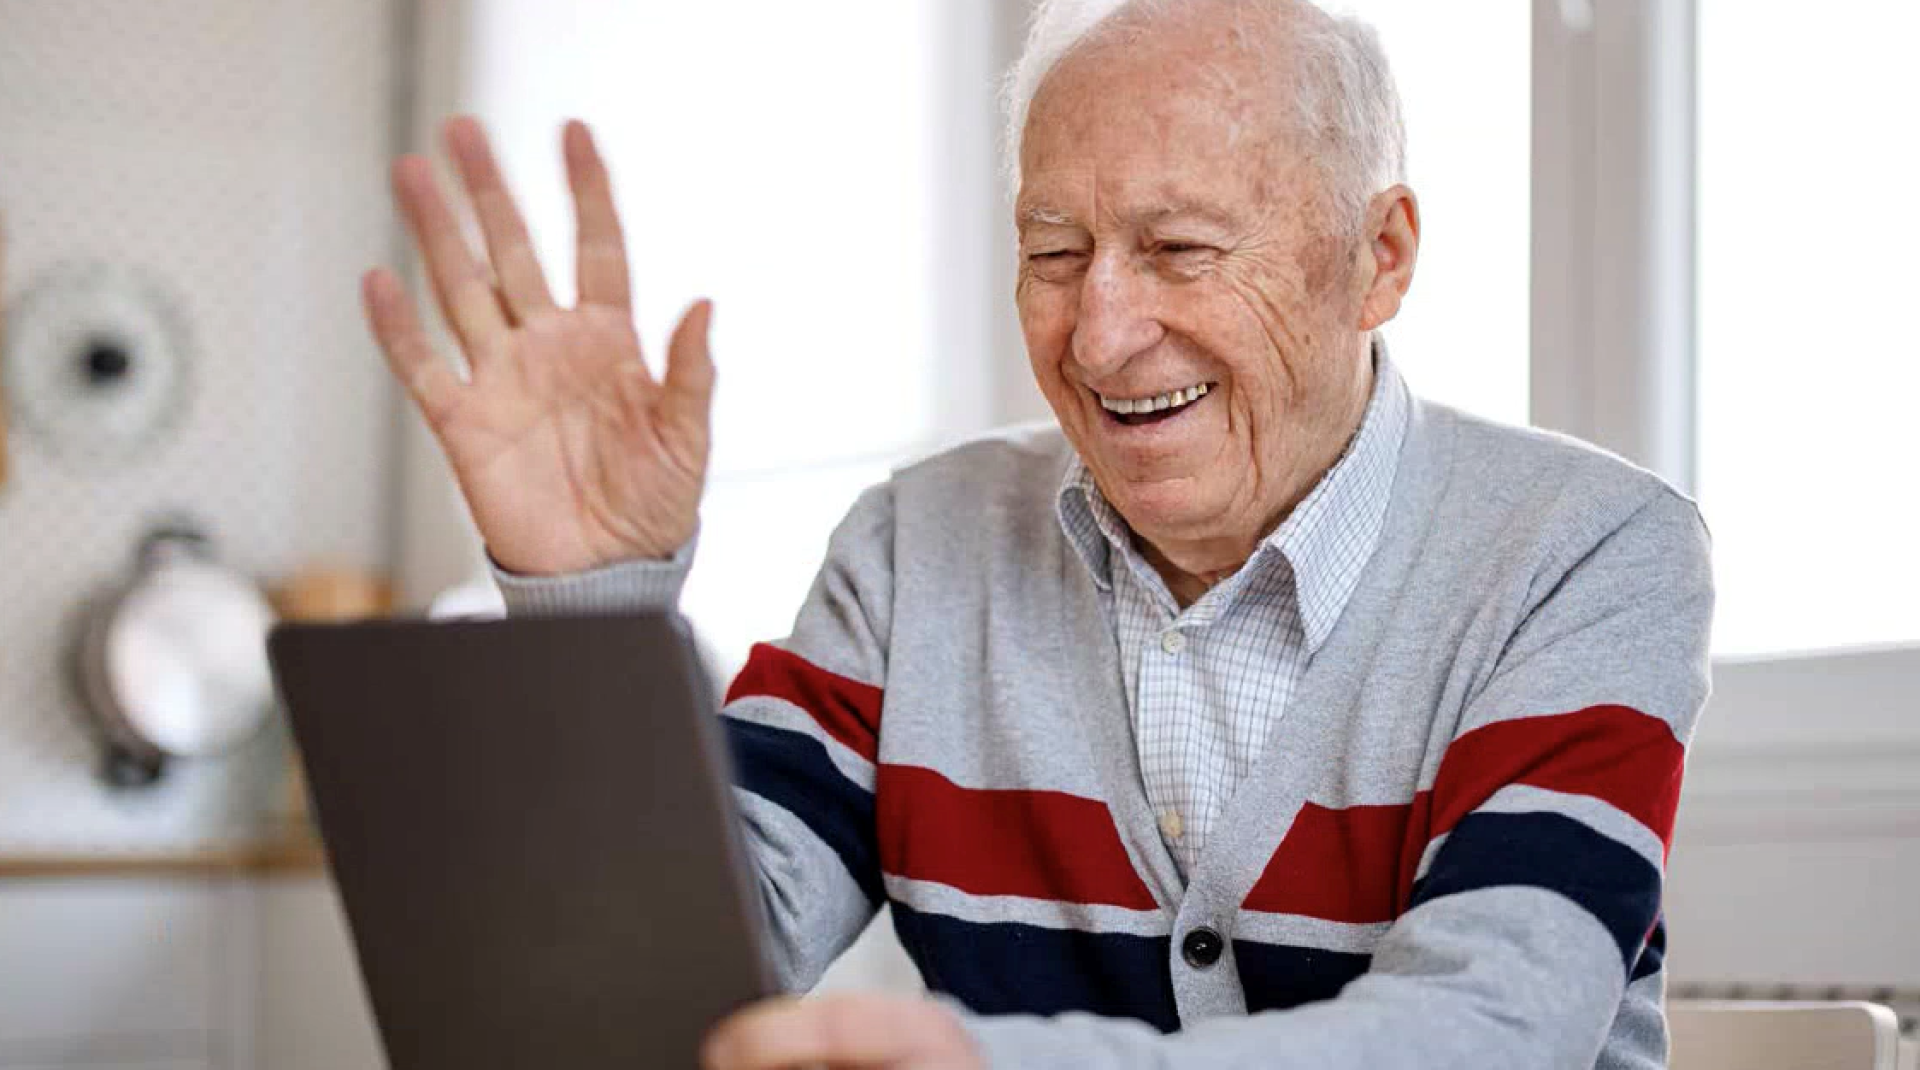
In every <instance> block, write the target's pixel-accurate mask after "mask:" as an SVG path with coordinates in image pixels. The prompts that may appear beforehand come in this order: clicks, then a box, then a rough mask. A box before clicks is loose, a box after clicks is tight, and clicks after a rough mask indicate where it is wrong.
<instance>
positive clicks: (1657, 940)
mask: <svg viewBox="0 0 1920 1070" xmlns="http://www.w3.org/2000/svg"><path fill="white" fill-rule="evenodd" d="M1666 961H1667V923H1666V919H1664V918H1663V919H1661V920H1660V921H1656V922H1654V923H1653V932H1652V933H1649V934H1648V936H1647V947H1646V950H1644V951H1642V952H1640V958H1639V960H1638V961H1636V962H1635V963H1634V964H1633V976H1632V977H1631V978H1630V980H1632V981H1638V980H1640V979H1641V978H1642V977H1651V976H1653V975H1654V974H1656V973H1659V972H1660V968H1661V967H1662V966H1664V965H1666Z"/></svg>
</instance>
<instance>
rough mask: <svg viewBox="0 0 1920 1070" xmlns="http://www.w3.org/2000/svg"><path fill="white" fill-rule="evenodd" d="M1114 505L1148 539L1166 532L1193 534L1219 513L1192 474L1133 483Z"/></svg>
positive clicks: (1126, 486) (1123, 488) (1203, 528)
mask: <svg viewBox="0 0 1920 1070" xmlns="http://www.w3.org/2000/svg"><path fill="white" fill-rule="evenodd" d="M1112 504H1113V507H1114V509H1115V510H1116V511H1118V512H1119V514H1120V516H1121V518H1122V519H1124V520H1125V521H1126V522H1127V526H1128V527H1130V528H1132V529H1133V531H1134V533H1135V534H1137V535H1140V536H1141V537H1143V538H1147V539H1152V538H1155V537H1156V536H1157V535H1159V534H1162V533H1165V534H1169V535H1171V534H1175V533H1180V534H1183V535H1188V536H1190V535H1191V533H1194V532H1199V531H1204V530H1206V528H1207V527H1208V526H1209V522H1210V519H1211V518H1213V517H1216V516H1218V515H1219V510H1218V509H1215V508H1212V506H1211V502H1210V495H1208V494H1207V493H1206V491H1205V488H1204V487H1203V486H1202V484H1201V481H1200V480H1199V479H1198V478H1196V477H1191V476H1186V477H1175V478H1170V479H1156V480H1148V481H1142V482H1129V483H1127V484H1125V485H1124V486H1122V487H1121V488H1119V491H1118V494H1117V496H1116V497H1114V498H1113V499H1112Z"/></svg>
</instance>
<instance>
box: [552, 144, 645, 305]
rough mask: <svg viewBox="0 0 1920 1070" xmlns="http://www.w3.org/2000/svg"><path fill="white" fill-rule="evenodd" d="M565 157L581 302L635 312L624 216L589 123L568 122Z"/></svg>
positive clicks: (576, 273)
mask: <svg viewBox="0 0 1920 1070" xmlns="http://www.w3.org/2000/svg"><path fill="white" fill-rule="evenodd" d="M560 141H561V155H562V156H564V157H565V158H566V161H567V185H568V186H570V187H571V188H572V190H573V211H574V225H575V235H576V239H575V240H576V242H577V245H578V249H577V251H576V254H575V255H576V257H577V260H576V264H575V268H576V270H575V278H576V280H577V282H578V288H579V292H580V304H583V305H585V304H596V305H611V306H613V307H615V308H620V309H626V310H629V311H631V310H632V307H633V298H632V295H631V293H630V291H629V287H630V285H631V283H630V282H629V281H628V277H627V244H626V238H625V237H624V236H623V235H622V234H621V231H620V215H619V213H618V212H617V211H616V210H615V209H614V206H613V183H612V181H611V180H610V179H609V178H608V176H607V168H606V164H605V163H603V162H602V161H601V159H600V153H599V150H597V149H596V148H595V147H594V144H593V135H592V134H591V133H589V132H588V131H587V124H585V123H583V122H581V121H579V120H578V119H574V120H571V121H569V122H568V123H567V125H566V129H565V130H564V131H563V132H562V134H561V139H560Z"/></svg>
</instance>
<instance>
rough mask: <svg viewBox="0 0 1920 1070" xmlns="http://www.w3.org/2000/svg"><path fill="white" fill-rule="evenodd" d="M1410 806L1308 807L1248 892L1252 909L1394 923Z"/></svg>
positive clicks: (1399, 906)
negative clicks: (1338, 808)
mask: <svg viewBox="0 0 1920 1070" xmlns="http://www.w3.org/2000/svg"><path fill="white" fill-rule="evenodd" d="M1410 809H1411V807H1408V806H1406V805H1404V804H1403V805H1397V806H1349V807H1347V808H1346V809H1344V810H1332V809H1329V808H1327V807H1324V806H1321V805H1319V804H1317V803H1307V804H1306V805H1304V806H1302V807H1301V808H1300V813H1299V814H1298V815H1297V816H1295V817H1294V819H1293V827H1291V828H1289V829H1288V830H1287V836H1286V839H1284V840H1281V841H1280V847H1279V849H1277V850H1275V851H1274V852H1273V857H1272V858H1271V859H1269V860H1268V862H1267V868H1266V871H1265V872H1264V873H1262V874H1261V875H1260V879H1259V881H1257V882H1255V884H1254V886H1253V890H1252V891H1251V892H1248V893H1247V900H1246V902H1245V903H1244V904H1243V905H1244V907H1245V908H1246V909H1248V910H1264V911H1270V912H1272V913H1275V914H1301V915H1305V916H1307V917H1311V918H1324V919H1326V920H1327V921H1342V922H1352V923H1355V924H1365V923H1368V922H1377V921H1392V920H1393V919H1394V918H1396V917H1398V916H1399V914H1400V911H1401V910H1402V909H1404V907H1405V903H1404V901H1403V900H1402V899H1401V898H1400V897H1399V896H1398V894H1397V893H1398V891H1399V872H1400V855H1401V845H1402V843H1403V842H1404V841H1405V839H1406V832H1407V818H1408V812H1409V810H1410Z"/></svg>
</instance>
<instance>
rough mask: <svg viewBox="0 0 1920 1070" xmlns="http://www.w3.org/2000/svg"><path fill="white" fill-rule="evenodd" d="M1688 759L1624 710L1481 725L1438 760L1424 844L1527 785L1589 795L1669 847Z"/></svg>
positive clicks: (1662, 730) (1646, 721)
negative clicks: (1510, 789) (1512, 788)
mask: <svg viewBox="0 0 1920 1070" xmlns="http://www.w3.org/2000/svg"><path fill="white" fill-rule="evenodd" d="M1686 756H1687V755H1686V748H1685V747H1684V746H1682V745H1681V743H1680V741H1679V740H1678V739H1675V738H1674V736H1673V729H1671V728H1669V727H1667V723H1666V722H1665V721H1662V720H1660V719H1659V718H1658V717H1650V716H1648V715H1647V714H1644V713H1641V712H1640V711H1639V710H1636V709H1631V708H1629V707H1626V706H1589V707H1587V708H1586V709H1584V710H1576V711H1574V712H1572V713H1562V714H1555V715H1551V716H1546V717H1521V718H1517V719H1515V720H1511V721H1496V722H1494V723H1493V724H1489V725H1483V726H1481V727H1479V728H1476V729H1474V730H1473V731H1471V732H1468V733H1467V734H1466V735H1463V736H1461V737H1460V738H1459V739H1456V740H1454V741H1453V744H1452V745H1451V746H1449V747H1448V748H1447V753H1446V755H1445V756H1444V757H1442V758H1441V759H1440V771H1439V773H1438V774H1437V775H1435V777H1434V781H1433V803H1432V807H1433V814H1432V818H1431V822H1432V827H1431V828H1430V830H1428V832H1427V837H1428V838H1429V839H1431V838H1432V837H1434V836H1438V835H1440V834H1442V833H1444V832H1449V831H1451V830H1452V829H1453V827H1454V826H1455V825H1457V824H1459V823H1460V819H1461V818H1463V817H1465V816H1467V815H1468V814H1469V813H1472V812H1473V811H1474V810H1475V809H1477V808H1478V807H1479V806H1480V805H1481V804H1482V803H1485V802H1486V801H1487V800H1488V799H1489V798H1491V797H1492V796H1493V793H1494V792H1496V791H1499V790H1500V789H1501V788H1503V787H1505V786H1507V785H1508V784H1525V785H1527V786H1529V787H1535V788H1544V789H1546V790H1548V791H1559V792H1565V793H1567V794H1569V795H1590V796H1592V797H1594V798H1596V799H1599V800H1600V801H1602V802H1604V803H1606V804H1607V805H1609V806H1612V807H1613V808H1614V809H1616V810H1619V811H1620V812H1621V813H1624V814H1626V815H1628V816H1629V817H1632V818H1633V819H1634V820H1635V821H1638V822H1640V823H1641V824H1643V825H1645V826H1647V828H1649V829H1651V830H1653V833H1654V835H1656V836H1658V837H1660V842H1661V843H1663V844H1668V845H1671V843H1672V840H1673V817H1674V811H1675V810H1677V809H1678V808H1679V806H1680V776H1681V772H1682V768H1683V766H1684V765H1685V762H1686ZM1425 846H1426V845H1425V843H1422V844H1421V847H1422V849H1424V848H1425Z"/></svg>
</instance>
